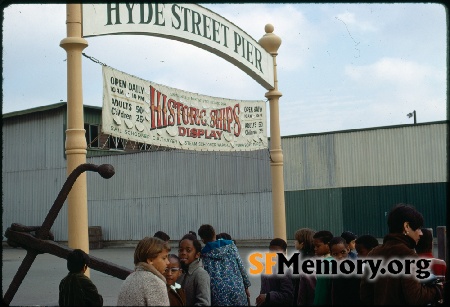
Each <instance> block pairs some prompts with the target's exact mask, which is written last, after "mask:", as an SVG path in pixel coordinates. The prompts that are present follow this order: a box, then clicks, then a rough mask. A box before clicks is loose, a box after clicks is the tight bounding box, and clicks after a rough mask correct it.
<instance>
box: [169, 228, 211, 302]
mask: <svg viewBox="0 0 450 307" xmlns="http://www.w3.org/2000/svg"><path fill="white" fill-rule="evenodd" d="M201 250H202V245H201V244H200V241H198V240H197V236H196V235H193V234H191V233H189V234H187V235H184V237H183V238H181V240H180V242H179V244H178V257H179V258H180V262H181V268H182V269H183V272H184V274H183V275H182V276H180V277H179V278H178V280H177V282H178V283H179V284H180V285H181V288H183V289H184V292H185V293H186V305H187V306H211V290H210V282H211V281H210V277H209V275H208V272H206V270H205V269H204V268H203V266H202V263H201V259H200V252H201Z"/></svg>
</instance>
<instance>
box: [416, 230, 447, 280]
mask: <svg viewBox="0 0 450 307" xmlns="http://www.w3.org/2000/svg"><path fill="white" fill-rule="evenodd" d="M421 230H422V236H421V237H420V240H419V242H418V243H417V245H416V253H417V255H418V256H419V258H427V259H431V273H433V275H434V276H435V277H438V278H439V279H440V280H442V281H444V280H445V273H446V272H447V264H446V263H445V261H444V260H442V259H439V258H434V256H433V233H432V232H431V231H430V230H429V229H427V228H422V229H421Z"/></svg>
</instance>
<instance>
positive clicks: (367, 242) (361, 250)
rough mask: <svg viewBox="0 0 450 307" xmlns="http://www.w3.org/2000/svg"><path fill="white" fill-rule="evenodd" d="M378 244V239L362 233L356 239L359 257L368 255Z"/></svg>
mask: <svg viewBox="0 0 450 307" xmlns="http://www.w3.org/2000/svg"><path fill="white" fill-rule="evenodd" d="M377 246H378V240H377V238H375V237H374V236H371V235H362V236H360V237H358V238H357V239H356V241H355V249H356V251H357V253H358V257H360V258H364V257H367V254H368V253H369V252H370V251H371V250H372V249H374V248H375V247H377Z"/></svg>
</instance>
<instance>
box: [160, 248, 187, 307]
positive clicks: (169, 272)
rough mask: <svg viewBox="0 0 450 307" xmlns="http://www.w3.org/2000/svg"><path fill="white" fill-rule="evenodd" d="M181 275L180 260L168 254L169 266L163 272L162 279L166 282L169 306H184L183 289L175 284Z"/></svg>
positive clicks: (184, 295) (184, 296)
mask: <svg viewBox="0 0 450 307" xmlns="http://www.w3.org/2000/svg"><path fill="white" fill-rule="evenodd" d="M182 273H183V270H182V269H181V264H180V258H178V256H177V255H175V254H169V264H168V265H167V268H166V270H165V271H164V277H165V278H166V282H167V292H168V294H169V302H170V306H186V294H185V293H184V289H182V288H181V285H180V284H178V283H177V282H176V281H177V279H178V278H179V277H180V276H181V274H182Z"/></svg>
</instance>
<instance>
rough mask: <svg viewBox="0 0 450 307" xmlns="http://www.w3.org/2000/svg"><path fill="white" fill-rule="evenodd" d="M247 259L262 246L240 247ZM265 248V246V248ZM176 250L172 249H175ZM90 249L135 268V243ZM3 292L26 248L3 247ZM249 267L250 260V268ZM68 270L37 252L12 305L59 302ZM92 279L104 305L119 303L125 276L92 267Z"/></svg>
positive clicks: (257, 284) (255, 284) (55, 259)
mask: <svg viewBox="0 0 450 307" xmlns="http://www.w3.org/2000/svg"><path fill="white" fill-rule="evenodd" d="M238 248H239V252H240V254H241V257H242V260H243V261H244V263H247V260H246V259H247V255H248V254H250V253H251V252H253V251H256V250H259V251H261V249H259V248H251V247H250V248H249V247H239V245H238ZM263 250H264V249H263ZM172 251H173V250H172ZM90 253H91V254H92V255H93V256H95V257H98V258H101V259H105V260H108V261H110V262H112V263H115V264H118V265H121V266H124V267H127V268H130V269H133V267H134V265H133V254H134V248H133V247H114V248H112V247H109V248H103V249H95V250H91V251H90ZM2 255H3V261H2V290H3V291H2V296H3V294H4V293H5V292H6V291H7V290H8V287H9V285H10V283H11V281H12V279H13V277H14V274H15V273H16V272H17V269H18V268H19V266H20V264H21V263H22V260H23V258H24V257H25V255H26V251H25V250H23V249H13V248H9V247H8V248H3V249H2ZM249 267H250V265H249V264H247V269H248V268H249ZM66 274H67V267H66V260H65V259H62V258H58V257H56V256H53V255H50V254H43V255H38V256H37V258H36V260H35V261H34V263H33V265H32V266H31V268H30V270H29V271H28V274H27V276H26V277H25V279H24V281H23V283H22V284H21V286H20V287H19V290H18V291H17V293H16V295H15V296H14V299H13V300H12V302H11V306H24V305H26V306H58V285H59V282H60V281H61V279H62V278H63V277H64V276H65V275H66ZM91 279H92V281H93V282H94V283H95V285H96V286H97V288H98V291H99V293H100V294H101V295H102V296H103V301H104V306H116V303H117V295H118V293H119V288H120V286H121V284H122V282H123V281H122V280H120V279H118V278H115V277H111V276H109V275H106V274H103V273H101V272H98V271H94V270H91ZM250 281H251V283H252V286H251V287H250V293H251V303H252V305H255V299H256V296H257V295H258V294H259V287H260V280H259V277H252V276H250Z"/></svg>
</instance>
